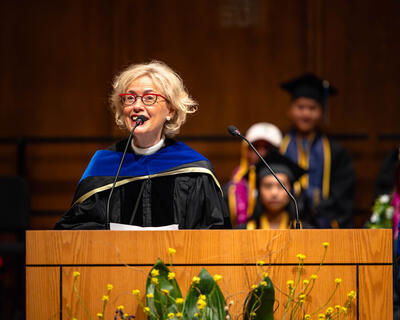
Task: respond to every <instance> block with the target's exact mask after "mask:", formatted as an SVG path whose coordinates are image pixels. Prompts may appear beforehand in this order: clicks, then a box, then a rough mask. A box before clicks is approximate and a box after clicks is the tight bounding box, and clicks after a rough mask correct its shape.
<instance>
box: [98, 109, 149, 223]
mask: <svg viewBox="0 0 400 320" xmlns="http://www.w3.org/2000/svg"><path fill="white" fill-rule="evenodd" d="M145 121H147V118H146V117H145V116H144V115H140V116H138V117H137V118H136V123H135V125H134V126H133V128H132V130H131V133H130V134H129V137H128V141H127V142H126V145H125V150H124V153H123V154H122V158H121V161H120V162H119V167H118V170H117V174H116V175H115V178H114V182H113V184H112V187H111V191H110V194H109V195H108V200H107V208H106V224H107V229H110V201H111V196H112V194H113V192H114V189H115V185H116V183H117V179H118V176H119V172H120V170H121V167H122V163H123V162H124V159H125V155H126V151H127V150H128V146H129V145H130V143H131V140H132V136H133V132H134V131H135V129H136V128H137V127H138V126H140V125H142V124H143V123H144V122H145Z"/></svg>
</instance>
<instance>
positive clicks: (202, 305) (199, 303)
mask: <svg viewBox="0 0 400 320" xmlns="http://www.w3.org/2000/svg"><path fill="white" fill-rule="evenodd" d="M206 305H207V302H205V301H204V300H202V299H199V300H197V308H199V310H202V309H204V308H205V306H206Z"/></svg>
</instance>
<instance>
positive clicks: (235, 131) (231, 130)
mask: <svg viewBox="0 0 400 320" xmlns="http://www.w3.org/2000/svg"><path fill="white" fill-rule="evenodd" d="M228 132H229V133H230V134H231V135H232V136H234V137H239V138H241V139H242V140H244V141H246V142H247V144H248V145H249V146H250V147H251V148H252V149H253V150H254V152H255V153H256V154H257V156H258V157H259V158H260V159H261V161H262V162H263V163H264V165H265V166H266V167H267V168H268V170H269V171H270V172H271V173H272V175H273V176H274V177H275V179H276V180H277V181H278V182H279V184H280V185H281V186H282V188H283V189H284V190H285V191H286V193H287V194H288V196H289V197H290V199H292V201H293V203H294V207H295V209H296V229H300V219H299V210H298V208H297V201H296V199H295V198H294V197H293V195H292V194H291V193H290V192H289V190H288V189H287V188H286V187H285V185H284V184H283V183H282V181H281V180H280V179H279V178H278V177H277V176H276V174H275V172H274V171H273V170H272V169H271V167H270V166H269V164H268V163H267V162H266V161H265V160H264V158H263V157H262V156H261V155H260V154H259V153H258V151H257V150H256V148H254V146H253V145H252V143H251V142H250V141H249V140H247V139H246V137H244V136H243V135H242V134H241V133H240V131H239V129H238V128H236V127H235V126H233V125H230V126H229V127H228Z"/></svg>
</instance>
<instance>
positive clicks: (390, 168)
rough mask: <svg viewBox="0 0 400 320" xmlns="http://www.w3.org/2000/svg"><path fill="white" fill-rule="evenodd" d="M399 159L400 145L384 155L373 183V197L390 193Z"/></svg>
mask: <svg viewBox="0 0 400 320" xmlns="http://www.w3.org/2000/svg"><path fill="white" fill-rule="evenodd" d="M399 159H400V146H397V147H395V148H394V149H393V150H392V151H391V152H390V153H389V154H388V155H387V156H386V157H385V160H384V161H383V163H382V166H381V168H380V170H379V173H378V176H377V178H376V183H375V198H377V197H378V196H380V195H382V194H391V193H392V192H393V187H394V182H395V181H394V177H395V175H396V166H397V163H398V162H399Z"/></svg>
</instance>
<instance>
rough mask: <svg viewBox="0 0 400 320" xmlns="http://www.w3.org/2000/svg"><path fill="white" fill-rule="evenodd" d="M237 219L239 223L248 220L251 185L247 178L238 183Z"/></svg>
mask: <svg viewBox="0 0 400 320" xmlns="http://www.w3.org/2000/svg"><path fill="white" fill-rule="evenodd" d="M235 194H236V220H237V222H236V223H237V224H242V223H245V222H247V207H248V205H249V196H248V194H249V186H248V183H247V180H246V179H244V178H243V179H241V180H240V181H239V182H238V183H237V184H236V191H235Z"/></svg>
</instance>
